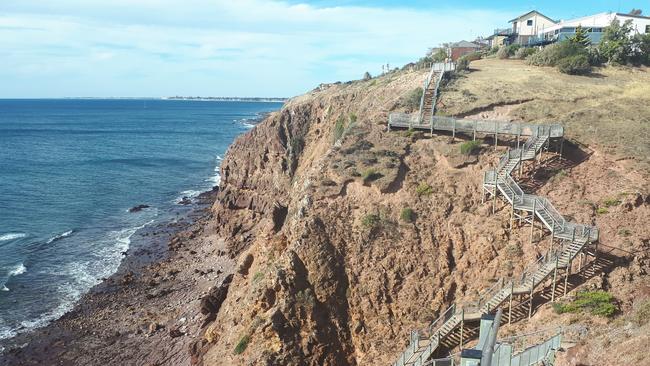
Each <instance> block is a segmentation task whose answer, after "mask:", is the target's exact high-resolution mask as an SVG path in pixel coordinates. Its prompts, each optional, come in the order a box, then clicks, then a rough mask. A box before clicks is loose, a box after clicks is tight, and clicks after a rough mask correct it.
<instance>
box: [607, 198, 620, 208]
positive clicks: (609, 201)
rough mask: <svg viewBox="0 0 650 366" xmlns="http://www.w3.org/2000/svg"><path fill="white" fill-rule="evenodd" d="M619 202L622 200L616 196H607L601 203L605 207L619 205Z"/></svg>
mask: <svg viewBox="0 0 650 366" xmlns="http://www.w3.org/2000/svg"><path fill="white" fill-rule="evenodd" d="M621 203H623V202H621V200H619V199H617V198H607V199H605V200H604V201H603V205H604V206H605V207H614V206H618V205H620V204H621Z"/></svg>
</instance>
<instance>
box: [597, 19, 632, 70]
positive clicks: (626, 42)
mask: <svg viewBox="0 0 650 366" xmlns="http://www.w3.org/2000/svg"><path fill="white" fill-rule="evenodd" d="M632 28H633V25H632V20H627V21H625V22H624V23H623V24H621V22H620V21H619V20H618V19H616V18H615V19H614V20H612V22H611V23H610V25H609V27H607V28H605V31H604V32H603V38H602V39H601V41H600V43H599V44H598V51H599V53H600V54H601V55H602V57H603V59H604V60H605V61H607V62H609V63H613V64H626V63H628V61H630V58H631V56H632V55H633V51H634V49H635V45H634V44H633V38H631V37H630V36H629V35H630V34H631V33H632Z"/></svg>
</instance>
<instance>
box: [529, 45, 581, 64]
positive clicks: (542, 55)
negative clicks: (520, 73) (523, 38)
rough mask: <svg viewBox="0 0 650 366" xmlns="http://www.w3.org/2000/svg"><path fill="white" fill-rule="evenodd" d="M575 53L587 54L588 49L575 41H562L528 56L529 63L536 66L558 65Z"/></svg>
mask: <svg viewBox="0 0 650 366" xmlns="http://www.w3.org/2000/svg"><path fill="white" fill-rule="evenodd" d="M575 55H587V51H586V50H585V48H584V47H581V46H579V45H577V44H575V43H572V42H569V41H562V42H559V43H554V44H552V45H548V46H546V47H544V48H543V49H542V50H541V51H539V52H536V53H535V54H533V55H532V56H530V57H529V58H528V63H529V64H531V65H535V66H557V64H558V62H559V61H560V60H562V59H564V58H567V57H571V56H575Z"/></svg>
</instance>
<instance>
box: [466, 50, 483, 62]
mask: <svg viewBox="0 0 650 366" xmlns="http://www.w3.org/2000/svg"><path fill="white" fill-rule="evenodd" d="M463 57H465V58H466V59H467V61H469V62H472V61H476V60H480V59H481V53H480V52H472V53H470V54H468V55H465V56H463Z"/></svg>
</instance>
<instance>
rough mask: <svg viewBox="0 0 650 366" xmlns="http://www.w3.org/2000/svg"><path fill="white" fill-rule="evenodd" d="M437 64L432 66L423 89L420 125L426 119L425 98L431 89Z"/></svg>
mask: <svg viewBox="0 0 650 366" xmlns="http://www.w3.org/2000/svg"><path fill="white" fill-rule="evenodd" d="M435 65H436V64H435V63H433V64H431V70H430V71H429V75H428V76H427V79H426V80H425V81H424V88H422V97H421V98H420V113H419V114H420V118H419V119H418V121H419V123H420V124H421V123H422V119H423V118H424V115H423V113H424V98H425V97H426V95H427V89H428V88H429V84H431V78H433V71H434V67H435Z"/></svg>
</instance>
